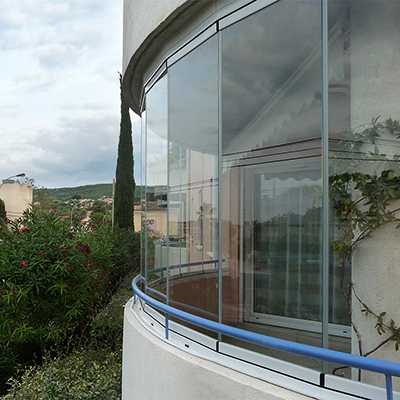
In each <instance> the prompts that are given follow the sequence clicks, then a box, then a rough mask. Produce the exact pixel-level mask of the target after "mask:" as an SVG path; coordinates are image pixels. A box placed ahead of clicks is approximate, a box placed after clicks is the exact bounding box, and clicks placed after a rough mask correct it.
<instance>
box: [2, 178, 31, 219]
mask: <svg viewBox="0 0 400 400" xmlns="http://www.w3.org/2000/svg"><path fill="white" fill-rule="evenodd" d="M0 199H2V200H3V201H4V203H5V206H6V212H7V218H8V219H11V220H13V219H17V218H19V217H21V216H22V214H23V213H24V211H25V210H26V209H27V208H28V207H29V206H30V205H31V204H32V202H33V188H32V186H31V185H26V184H20V183H18V182H12V183H11V182H10V183H2V184H0Z"/></svg>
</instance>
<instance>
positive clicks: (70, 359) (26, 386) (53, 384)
mask: <svg viewBox="0 0 400 400" xmlns="http://www.w3.org/2000/svg"><path fill="white" fill-rule="evenodd" d="M120 392H121V353H120V352H112V351H110V350H109V349H104V350H97V349H92V350H87V349H78V350H76V351H74V352H73V353H71V354H70V355H68V356H67V357H59V358H55V359H46V360H45V362H44V365H43V366H42V367H41V368H29V369H28V370H27V371H26V372H25V374H24V376H23V377H22V379H21V380H20V381H19V382H17V381H14V383H13V388H12V391H11V392H10V393H9V394H8V395H6V396H5V397H4V400H64V399H65V400H70V399H74V400H117V399H120V398H121V397H120Z"/></svg>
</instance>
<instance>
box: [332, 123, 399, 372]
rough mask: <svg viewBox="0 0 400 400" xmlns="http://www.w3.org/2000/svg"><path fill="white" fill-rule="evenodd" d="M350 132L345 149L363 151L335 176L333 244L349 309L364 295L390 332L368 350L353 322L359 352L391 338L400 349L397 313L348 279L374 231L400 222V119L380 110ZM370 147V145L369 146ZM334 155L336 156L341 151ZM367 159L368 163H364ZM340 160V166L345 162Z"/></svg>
mask: <svg viewBox="0 0 400 400" xmlns="http://www.w3.org/2000/svg"><path fill="white" fill-rule="evenodd" d="M347 137H348V136H347ZM350 137H351V140H349V139H347V140H343V141H342V142H341V143H339V148H340V150H339V152H340V151H341V152H343V153H350V154H352V155H360V154H361V155H362V156H361V158H360V156H358V158H356V157H351V158H348V159H347V161H345V167H344V170H345V171H346V172H341V173H340V172H339V173H336V174H335V173H333V174H332V176H331V178H330V182H329V184H330V195H331V205H332V208H333V210H334V213H335V217H336V222H337V225H338V226H339V232H338V235H339V237H338V239H337V240H335V241H333V243H332V246H333V251H334V252H335V253H336V254H337V255H338V256H339V259H340V261H341V262H340V268H341V269H342V287H343V290H344V292H345V297H346V300H347V307H348V312H349V314H351V299H352V298H354V299H356V300H357V301H358V303H359V305H360V307H361V312H362V313H363V314H364V315H365V316H367V317H372V318H374V319H375V328H376V331H377V333H378V334H379V335H380V336H382V335H385V339H384V340H382V342H380V343H379V344H378V345H377V346H375V347H374V348H372V349H369V350H366V351H364V350H363V346H362V335H361V333H360V331H359V329H358V328H357V327H356V326H355V324H354V322H352V328H353V330H354V332H355V334H356V337H357V340H358V348H359V353H360V355H362V356H365V357H367V356H369V355H371V354H373V353H374V352H376V351H377V350H378V349H379V348H381V347H382V346H384V345H385V344H387V343H389V342H394V346H395V349H396V351H398V350H399V348H400V325H399V324H398V323H396V322H395V321H394V320H393V319H391V318H390V317H389V316H388V315H387V312H385V311H383V312H380V313H379V312H376V311H375V310H373V309H372V308H371V307H370V306H369V305H368V304H366V303H365V301H363V300H362V298H361V297H360V296H359V294H358V293H357V292H356V289H355V287H354V284H353V282H349V283H348V284H347V285H345V276H346V269H348V268H350V265H351V257H352V254H353V252H354V250H355V249H356V248H357V247H358V246H359V244H360V243H361V242H362V241H363V240H365V239H367V238H369V237H371V235H372V234H373V232H374V231H376V230H377V229H378V228H380V227H382V226H384V225H386V224H395V226H396V228H399V227H400V218H399V217H398V216H397V214H398V212H399V211H400V208H394V207H393V204H394V202H395V201H396V200H399V199H400V171H399V170H398V167H397V165H396V164H397V162H398V161H400V155H399V154H396V153H395V152H393V138H394V139H400V122H399V121H397V120H393V119H392V118H389V119H387V120H385V121H382V119H381V117H380V116H378V117H376V118H374V119H372V121H371V123H370V124H368V125H366V126H362V127H360V128H359V129H358V130H356V131H353V132H351V135H350ZM388 138H389V139H388ZM384 141H387V142H388V143H391V144H392V147H391V150H392V153H393V154H391V155H390V156H389V157H388V155H387V154H386V153H385V152H383V151H382V150H381V148H380V143H381V142H384ZM365 147H367V148H368V149H369V150H370V151H368V152H366V151H365ZM371 149H372V150H371ZM332 158H335V154H333V157H332ZM371 161H378V162H380V164H378V165H379V167H378V168H377V170H374V168H372V167H371V165H372V164H371V163H370V162H371ZM364 163H367V164H365V166H364V167H362V168H360V165H363V164H364ZM368 164H369V165H368ZM338 165H339V168H340V163H338ZM374 165H376V163H374ZM360 170H364V171H366V172H365V173H364V172H360ZM354 171H355V172H354ZM340 368H341V367H340ZM340 368H338V369H340ZM338 369H337V370H338Z"/></svg>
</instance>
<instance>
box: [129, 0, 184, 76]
mask: <svg viewBox="0 0 400 400" xmlns="http://www.w3.org/2000/svg"><path fill="white" fill-rule="evenodd" d="M187 1H188V0H162V1H160V0H124V48H123V50H124V53H123V62H122V66H123V71H124V72H125V70H126V67H127V65H128V63H129V60H130V58H131V56H132V55H133V54H134V53H135V51H136V50H137V49H138V48H139V46H140V45H141V44H142V43H143V41H144V40H145V39H146V37H147V36H149V35H150V33H151V32H152V31H153V30H155V29H156V28H157V27H158V26H159V25H160V24H161V23H162V22H163V21H165V20H166V19H167V17H168V16H169V15H170V14H171V13H172V12H173V11H175V10H176V9H177V8H179V7H180V6H181V5H182V4H183V3H186V2H187Z"/></svg>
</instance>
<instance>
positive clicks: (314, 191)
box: [221, 0, 322, 367]
mask: <svg viewBox="0 0 400 400" xmlns="http://www.w3.org/2000/svg"><path fill="white" fill-rule="evenodd" d="M320 13H321V11H320V1H317V0H304V1H295V2H293V1H291V0H282V1H280V2H278V3H275V4H274V5H272V6H270V7H267V8H265V9H263V10H262V11H260V12H258V13H256V14H254V15H251V16H249V17H247V18H245V19H244V20H242V21H240V22H238V23H236V24H235V25H233V26H231V27H229V28H227V29H225V30H224V31H223V32H222V154H223V160H222V177H221V188H222V194H221V196H222V204H223V205H224V207H223V209H222V210H221V212H222V231H223V237H222V252H223V254H222V258H223V259H224V263H223V288H222V297H223V309H222V312H223V322H228V323H231V324H235V325H239V326H241V325H242V326H245V327H246V328H249V329H256V328H255V327H256V325H254V324H255V323H257V324H263V326H264V327H265V329H264V330H263V331H264V332H268V333H269V334H272V335H276V336H280V337H285V338H289V337H290V336H291V335H293V332H294V330H298V332H297V334H296V335H297V340H299V341H302V342H307V343H312V344H316V345H320V333H321V329H322V327H321V323H320V315H321V301H320V298H321V297H320V296H321V285H320V281H321V277H320V275H321V245H322V244H321V240H320V237H321V207H322V196H321V116H320V115H321V71H320V68H321V57H320V54H321V41H320V33H321V27H320V20H321V15H320ZM272 327H276V329H275V328H272ZM278 327H279V329H278ZM257 329H260V325H258V328H257ZM313 366H314V367H319V365H318V363H317V364H316V365H313Z"/></svg>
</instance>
